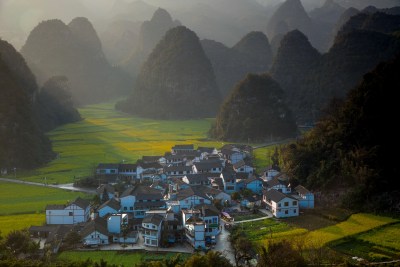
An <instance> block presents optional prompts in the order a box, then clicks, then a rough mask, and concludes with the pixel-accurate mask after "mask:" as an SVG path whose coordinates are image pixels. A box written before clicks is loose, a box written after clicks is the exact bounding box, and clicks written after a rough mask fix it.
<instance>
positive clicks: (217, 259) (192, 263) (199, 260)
mask: <svg viewBox="0 0 400 267" xmlns="http://www.w3.org/2000/svg"><path fill="white" fill-rule="evenodd" d="M183 266H184V267H203V266H218V267H232V264H231V263H230V262H229V260H228V259H227V258H225V257H224V256H222V254H221V252H219V251H209V252H207V254H205V255H200V254H195V255H193V256H191V257H190V258H188V259H187V260H186V262H185V264H184V265H183Z"/></svg>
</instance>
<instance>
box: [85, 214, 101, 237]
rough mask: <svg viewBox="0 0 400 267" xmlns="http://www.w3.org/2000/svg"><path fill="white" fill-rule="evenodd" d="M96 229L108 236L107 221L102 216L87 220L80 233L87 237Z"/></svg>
mask: <svg viewBox="0 0 400 267" xmlns="http://www.w3.org/2000/svg"><path fill="white" fill-rule="evenodd" d="M94 231H98V232H100V233H102V234H103V235H105V236H108V231H107V221H106V220H105V219H103V218H101V217H97V218H96V219H94V220H93V221H90V222H87V223H86V224H85V226H84V227H83V229H82V230H81V231H80V235H81V236H82V237H86V236H88V235H90V234H91V233H93V232H94Z"/></svg>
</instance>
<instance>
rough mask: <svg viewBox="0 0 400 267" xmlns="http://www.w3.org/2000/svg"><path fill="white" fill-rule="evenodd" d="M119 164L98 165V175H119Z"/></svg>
mask: <svg viewBox="0 0 400 267" xmlns="http://www.w3.org/2000/svg"><path fill="white" fill-rule="evenodd" d="M118 169H119V164H118V163H100V164H99V165H97V168H96V174H118Z"/></svg>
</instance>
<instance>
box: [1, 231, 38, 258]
mask: <svg viewBox="0 0 400 267" xmlns="http://www.w3.org/2000/svg"><path fill="white" fill-rule="evenodd" d="M4 246H5V248H6V250H8V251H9V252H10V253H11V254H12V255H14V256H18V255H19V254H21V253H25V254H28V253H29V254H35V253H36V252H37V251H38V250H39V244H37V243H35V242H33V241H32V240H31V238H30V236H29V233H28V231H25V230H22V231H17V230H14V231H11V232H10V233H8V235H7V236H6V237H5V240H4Z"/></svg>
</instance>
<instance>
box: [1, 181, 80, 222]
mask: <svg viewBox="0 0 400 267" xmlns="http://www.w3.org/2000/svg"><path fill="white" fill-rule="evenodd" d="M78 196H81V197H85V196H86V195H85V194H84V193H77V192H70V191H66V190H61V189H56V188H48V187H40V186H32V185H24V184H14V183H6V182H0V215H15V214H24V213H25V214H28V213H41V212H44V210H45V207H46V205H47V204H64V203H66V202H67V201H73V200H75V199H76V198H77V197H78ZM0 226H1V225H0Z"/></svg>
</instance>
